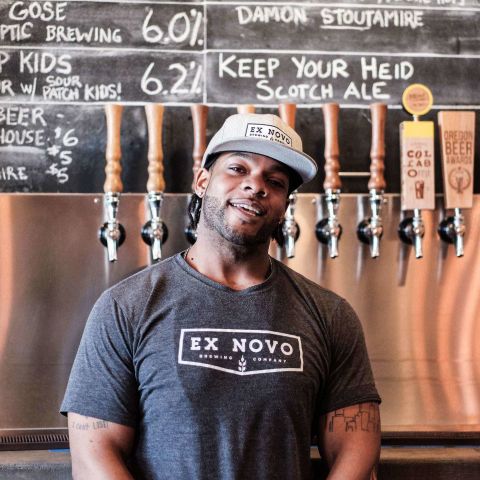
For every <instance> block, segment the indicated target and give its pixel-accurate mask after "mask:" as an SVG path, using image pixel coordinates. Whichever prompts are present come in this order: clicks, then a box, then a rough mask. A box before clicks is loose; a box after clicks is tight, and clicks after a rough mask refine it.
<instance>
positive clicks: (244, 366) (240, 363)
mask: <svg viewBox="0 0 480 480" xmlns="http://www.w3.org/2000/svg"><path fill="white" fill-rule="evenodd" d="M246 369H247V361H246V360H245V359H244V358H243V355H242V358H241V359H240V360H239V361H238V370H239V371H240V372H244V371H245V370H246Z"/></svg>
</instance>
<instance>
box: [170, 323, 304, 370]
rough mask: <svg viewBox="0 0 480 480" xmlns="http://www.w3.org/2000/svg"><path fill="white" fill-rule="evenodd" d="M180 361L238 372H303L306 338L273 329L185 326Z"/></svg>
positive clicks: (179, 353) (181, 339)
mask: <svg viewBox="0 0 480 480" xmlns="http://www.w3.org/2000/svg"><path fill="white" fill-rule="evenodd" d="M178 363H181V364H184V365H195V366H197V367H204V368H213V369H215V370H221V371H223V372H229V373H234V374H235V375H256V374H260V373H275V372H302V371H303V350H302V340H301V338H300V337H298V336H296V335H290V334H287V333H280V332H272V331H270V330H226V329H221V328H182V330H181V334H180V342H179V349H178Z"/></svg>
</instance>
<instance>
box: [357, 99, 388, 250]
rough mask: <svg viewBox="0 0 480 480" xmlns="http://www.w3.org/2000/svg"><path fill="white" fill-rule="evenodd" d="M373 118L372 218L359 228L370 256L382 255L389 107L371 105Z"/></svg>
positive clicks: (370, 187) (379, 104)
mask: <svg viewBox="0 0 480 480" xmlns="http://www.w3.org/2000/svg"><path fill="white" fill-rule="evenodd" d="M370 111H371V116H372V145H371V149H370V158H371V162H370V180H369V181H368V190H369V197H370V210H371V216H370V218H366V219H364V220H362V221H361V222H360V223H359V224H358V227H357V236H358V238H359V240H360V241H362V242H363V243H367V244H369V245H370V255H371V257H372V258H376V257H378V256H379V255H380V238H381V237H382V234H383V225H382V216H381V213H382V204H383V194H384V191H385V187H386V183H385V178H384V176H383V172H384V170H385V163H384V161H385V121H386V117H387V106H386V105H385V104H383V103H374V104H372V105H370Z"/></svg>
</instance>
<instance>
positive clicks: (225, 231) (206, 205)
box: [202, 195, 280, 247]
mask: <svg viewBox="0 0 480 480" xmlns="http://www.w3.org/2000/svg"><path fill="white" fill-rule="evenodd" d="M227 208H228V206H227V205H225V204H222V202H221V201H220V200H219V199H218V198H217V197H214V196H212V195H205V197H204V198H203V202H202V216H203V220H204V222H205V226H206V227H207V228H208V229H209V230H212V231H216V232H217V233H218V234H219V235H220V236H221V237H222V238H224V239H225V240H227V241H228V242H231V243H233V244H234V245H238V246H243V247H249V246H255V245H261V244H265V243H267V242H269V241H270V239H271V238H272V234H273V232H275V231H276V229H277V226H278V224H279V222H280V218H272V219H270V220H269V221H266V222H265V223H263V225H262V226H261V227H260V228H259V229H258V230H257V231H256V232H255V233H254V234H250V233H246V232H243V231H241V230H236V229H235V227H233V226H232V225H229V224H228V222H227V220H226V218H225V217H226V215H225V213H226V212H225V211H226V209H227ZM232 208H234V207H232Z"/></svg>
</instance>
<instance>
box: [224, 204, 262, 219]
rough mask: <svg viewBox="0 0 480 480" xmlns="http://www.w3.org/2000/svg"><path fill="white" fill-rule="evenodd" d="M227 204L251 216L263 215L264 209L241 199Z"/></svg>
mask: <svg viewBox="0 0 480 480" xmlns="http://www.w3.org/2000/svg"><path fill="white" fill-rule="evenodd" d="M229 204H230V206H232V207H235V208H238V209H239V210H240V211H242V212H244V213H246V214H247V215H250V216H252V217H261V216H262V215H265V212H264V210H263V209H262V208H261V207H260V206H258V205H254V204H251V203H247V202H241V201H234V202H229Z"/></svg>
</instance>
